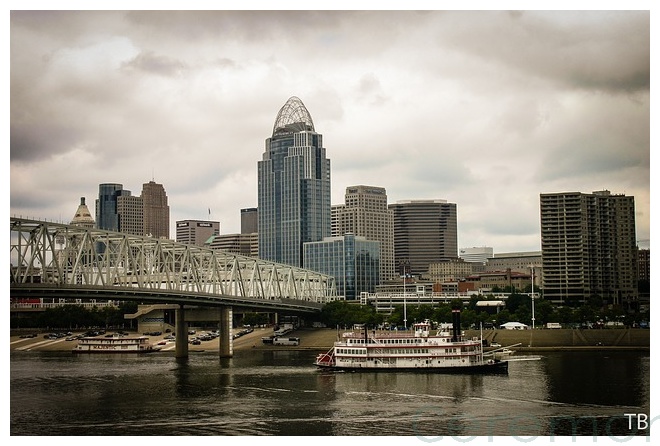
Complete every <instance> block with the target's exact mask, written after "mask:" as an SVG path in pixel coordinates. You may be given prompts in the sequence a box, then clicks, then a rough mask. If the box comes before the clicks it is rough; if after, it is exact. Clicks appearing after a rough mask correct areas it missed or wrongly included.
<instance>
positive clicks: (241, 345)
mask: <svg viewBox="0 0 660 446" xmlns="http://www.w3.org/2000/svg"><path fill="white" fill-rule="evenodd" d="M32 333H37V331H36V330H35V331H33V332H32ZM72 333H73V335H76V334H79V333H80V331H77V332H72ZM108 333H112V332H111V331H110V332H108ZM272 334H273V330H272V328H257V329H255V330H254V331H253V332H252V333H249V334H246V335H244V336H241V337H239V338H236V339H234V340H233V350H234V351H242V350H259V351H263V350H268V351H285V350H300V351H308V350H314V351H319V353H324V352H326V351H327V350H329V349H330V348H331V347H332V345H333V343H334V341H335V340H336V339H337V335H338V332H337V331H336V330H334V329H329V328H301V329H298V330H296V331H294V332H292V333H290V334H289V335H287V336H290V337H297V338H300V345H298V346H273V345H266V344H264V343H263V342H262V341H261V338H262V337H265V336H270V335H272ZM166 335H167V334H162V335H160V336H148V337H149V341H150V343H152V344H154V345H155V344H158V343H159V342H162V341H164V340H163V338H164V337H165V336H166ZM479 335H480V332H479V331H475V330H466V331H465V336H466V337H479ZM129 336H140V335H139V334H138V333H130V334H129ZM100 337H102V336H100ZM483 339H484V340H486V341H487V342H488V343H489V344H490V343H491V342H497V343H499V344H501V345H502V346H503V347H508V346H514V345H516V344H519V345H516V346H515V347H513V348H514V349H515V350H516V351H518V352H520V353H533V352H534V353H536V352H550V351H591V350H602V351H613V350H617V351H625V350H628V351H650V349H651V346H650V330H648V329H605V330H593V329H592V330H574V329H555V330H549V329H536V330H501V329H500V330H488V331H487V332H486V331H484V332H483ZM166 342H167V343H166V344H165V345H163V346H161V347H162V348H161V350H160V351H159V352H154V353H155V354H158V353H168V352H174V348H175V343H174V341H166ZM76 345H77V341H66V339H65V338H59V339H44V333H38V334H37V336H36V337H34V338H20V336H19V335H17V334H16V335H11V336H10V350H11V351H39V352H41V351H43V352H46V351H53V352H54V351H72V350H73V348H74V347H75V346H76ZM219 350H220V346H219V341H218V340H217V339H214V340H211V341H202V343H201V344H200V345H191V344H189V345H188V351H189V352H214V351H219ZM487 350H488V349H486V351H487ZM152 354H153V353H152Z"/></svg>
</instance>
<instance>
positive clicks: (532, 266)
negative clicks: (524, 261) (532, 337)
mask: <svg viewBox="0 0 660 446" xmlns="http://www.w3.org/2000/svg"><path fill="white" fill-rule="evenodd" d="M530 268H531V269H532V330H533V329H534V265H530Z"/></svg>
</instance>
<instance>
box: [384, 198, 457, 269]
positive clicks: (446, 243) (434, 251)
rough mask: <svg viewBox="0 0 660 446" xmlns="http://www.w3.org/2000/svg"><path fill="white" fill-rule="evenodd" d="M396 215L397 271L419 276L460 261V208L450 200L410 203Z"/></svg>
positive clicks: (395, 206)
mask: <svg viewBox="0 0 660 446" xmlns="http://www.w3.org/2000/svg"><path fill="white" fill-rule="evenodd" d="M389 208H390V209H392V210H393V211H394V267H395V268H397V274H399V272H400V271H399V268H402V267H403V268H406V274H411V275H415V276H419V275H422V274H425V273H426V272H427V271H428V270H429V265H430V264H432V263H437V262H441V261H443V260H447V259H456V258H458V231H457V223H456V204H455V203H447V201H446V200H406V201H397V202H396V203H394V204H390V205H389Z"/></svg>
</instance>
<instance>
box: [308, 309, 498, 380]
mask: <svg viewBox="0 0 660 446" xmlns="http://www.w3.org/2000/svg"><path fill="white" fill-rule="evenodd" d="M453 318H454V320H453V328H452V331H451V333H450V332H447V331H443V330H438V332H437V333H436V334H435V335H431V323H430V322H429V321H425V322H422V323H416V324H414V325H413V327H412V331H399V332H393V331H390V332H383V331H378V332H377V331H375V330H374V331H372V332H371V333H369V330H367V329H366V327H365V329H363V330H360V331H355V332H347V333H343V334H342V336H341V339H339V340H337V341H336V342H335V343H334V345H333V347H332V348H331V349H330V350H329V351H328V352H327V353H322V354H319V355H318V356H317V357H316V361H315V364H316V365H317V366H318V367H319V368H321V369H332V370H345V371H384V370H389V371H399V370H400V371H423V372H435V373H507V372H508V362H507V361H506V360H504V359H500V358H495V357H493V355H489V354H484V351H483V342H482V339H481V338H479V337H473V338H470V339H466V338H465V337H464V336H463V335H462V332H461V330H460V312H458V311H454V313H453Z"/></svg>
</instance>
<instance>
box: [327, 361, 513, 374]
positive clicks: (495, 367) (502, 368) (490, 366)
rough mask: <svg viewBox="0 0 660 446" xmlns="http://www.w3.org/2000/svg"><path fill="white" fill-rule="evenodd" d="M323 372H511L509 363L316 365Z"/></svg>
mask: <svg viewBox="0 0 660 446" xmlns="http://www.w3.org/2000/svg"><path fill="white" fill-rule="evenodd" d="M316 366H317V367H319V369H322V370H332V371H342V372H390V373H392V372H416V373H441V374H484V375H485V374H506V373H508V371H509V363H508V362H507V361H494V362H492V363H486V364H478V365H470V366H461V367H342V366H337V365H334V364H322V363H316Z"/></svg>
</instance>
